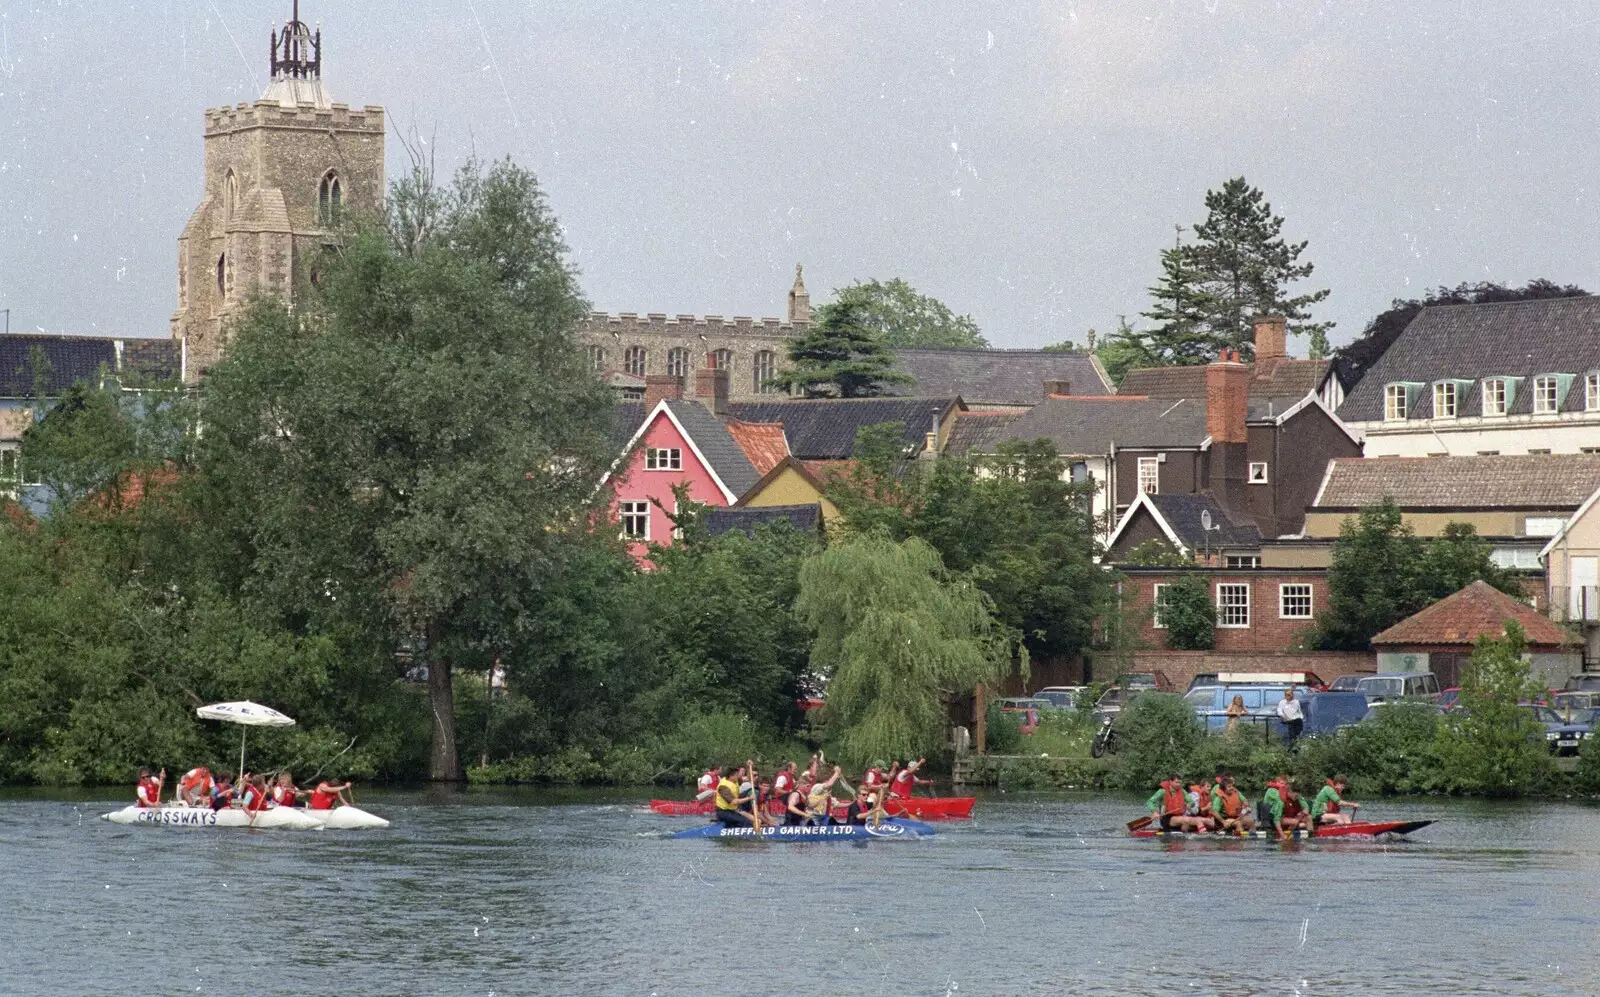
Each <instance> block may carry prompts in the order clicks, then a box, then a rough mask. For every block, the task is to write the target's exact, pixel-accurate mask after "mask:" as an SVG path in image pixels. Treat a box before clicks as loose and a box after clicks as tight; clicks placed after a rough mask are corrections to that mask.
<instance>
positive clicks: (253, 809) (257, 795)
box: [244, 775, 273, 814]
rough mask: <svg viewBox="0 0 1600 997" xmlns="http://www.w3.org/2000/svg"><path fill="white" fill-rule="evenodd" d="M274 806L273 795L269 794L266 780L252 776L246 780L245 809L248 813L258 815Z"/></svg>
mask: <svg viewBox="0 0 1600 997" xmlns="http://www.w3.org/2000/svg"><path fill="white" fill-rule="evenodd" d="M272 805H273V803H272V794H271V793H269V792H267V780H266V779H264V778H263V777H261V776H259V775H252V776H250V777H249V778H248V779H246V780H245V784H244V808H245V810H246V811H247V812H249V813H253V814H258V813H261V812H262V811H263V810H266V809H268V808H269V807H271V806H272Z"/></svg>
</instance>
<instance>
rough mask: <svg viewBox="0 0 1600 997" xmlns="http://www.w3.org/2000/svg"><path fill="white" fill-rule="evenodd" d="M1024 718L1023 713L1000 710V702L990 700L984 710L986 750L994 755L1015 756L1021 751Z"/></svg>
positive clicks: (984, 746)
mask: <svg viewBox="0 0 1600 997" xmlns="http://www.w3.org/2000/svg"><path fill="white" fill-rule="evenodd" d="M1022 717H1023V714H1021V713H1017V712H1012V713H1007V712H1006V711H1004V710H1002V709H1000V701H999V700H997V699H991V700H989V705H988V707H987V708H986V709H985V710H984V724H983V726H984V735H983V741H984V745H983V748H984V750H985V751H987V752H989V753H990V754H993V755H1014V754H1016V753H1017V752H1019V751H1021V750H1022V740H1023V738H1022Z"/></svg>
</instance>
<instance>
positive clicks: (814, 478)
mask: <svg viewBox="0 0 1600 997" xmlns="http://www.w3.org/2000/svg"><path fill="white" fill-rule="evenodd" d="M786 470H787V471H793V472H794V473H796V474H798V475H800V478H801V480H803V481H804V482H805V483H806V484H808V485H810V486H811V487H812V488H814V489H816V492H817V494H818V495H821V494H823V493H824V492H825V491H827V487H828V486H827V485H826V484H824V483H823V481H822V478H821V477H820V476H819V475H818V474H817V472H816V471H815V470H813V469H812V468H811V467H809V466H807V464H806V462H805V461H803V460H800V459H799V458H796V457H785V458H783V460H781V461H779V462H778V463H777V464H775V465H773V466H772V467H771V468H769V469H768V471H767V473H766V474H763V475H762V476H761V480H759V481H757V482H756V483H755V484H753V485H751V486H750V487H749V488H746V489H745V490H744V494H743V495H740V496H739V501H737V502H735V503H733V504H734V505H736V506H745V505H748V504H749V502H750V500H751V499H752V498H754V497H755V496H757V495H760V494H761V492H762V490H763V489H765V488H766V487H767V486H768V485H770V484H772V482H774V481H776V480H777V479H778V477H779V476H781V475H782V474H783V472H784V471H786Z"/></svg>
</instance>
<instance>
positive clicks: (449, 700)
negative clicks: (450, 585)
mask: <svg viewBox="0 0 1600 997" xmlns="http://www.w3.org/2000/svg"><path fill="white" fill-rule="evenodd" d="M428 706H429V707H430V709H431V710H432V712H433V747H432V748H431V749H430V750H429V752H428V779H429V780H430V781H432V782H465V781H466V774H465V773H464V772H462V771H461V755H460V752H458V751H457V750H456V697H455V687H454V684H453V683H452V682H451V680H450V662H449V661H448V660H447V659H446V658H445V655H444V651H443V649H442V647H441V646H440V640H439V631H438V628H437V627H431V626H430V627H429V628H428Z"/></svg>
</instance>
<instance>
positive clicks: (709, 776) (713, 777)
mask: <svg viewBox="0 0 1600 997" xmlns="http://www.w3.org/2000/svg"><path fill="white" fill-rule="evenodd" d="M721 781H722V766H721V765H713V766H711V767H710V768H708V769H706V770H705V771H704V772H702V773H700V778H699V780H698V781H696V782H695V789H696V790H697V792H696V793H695V797H694V798H695V799H697V800H699V801H700V802H701V803H704V802H706V801H707V800H709V799H711V798H712V797H713V796H716V795H717V783H719V782H721Z"/></svg>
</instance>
